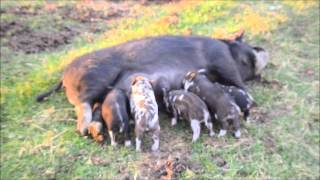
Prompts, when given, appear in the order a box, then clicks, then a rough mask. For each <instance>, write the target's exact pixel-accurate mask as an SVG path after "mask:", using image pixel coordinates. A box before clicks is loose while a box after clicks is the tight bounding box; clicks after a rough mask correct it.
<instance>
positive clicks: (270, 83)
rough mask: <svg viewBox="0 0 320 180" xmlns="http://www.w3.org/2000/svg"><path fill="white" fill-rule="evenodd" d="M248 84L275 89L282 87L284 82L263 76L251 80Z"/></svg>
mask: <svg viewBox="0 0 320 180" xmlns="http://www.w3.org/2000/svg"><path fill="white" fill-rule="evenodd" d="M249 84H250V85H251V86H254V85H256V84H258V85H261V86H263V87H266V88H269V89H275V90H280V89H282V88H283V87H284V83H282V82H280V81H278V80H276V79H272V80H268V79H266V78H265V77H257V78H256V79H255V80H254V81H251V82H250V83H249Z"/></svg>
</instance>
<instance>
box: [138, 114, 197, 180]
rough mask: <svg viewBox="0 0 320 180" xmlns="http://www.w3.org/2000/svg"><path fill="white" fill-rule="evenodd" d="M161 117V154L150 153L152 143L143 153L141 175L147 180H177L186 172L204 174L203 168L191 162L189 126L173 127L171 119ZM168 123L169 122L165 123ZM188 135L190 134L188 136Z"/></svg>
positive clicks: (140, 167)
mask: <svg viewBox="0 0 320 180" xmlns="http://www.w3.org/2000/svg"><path fill="white" fill-rule="evenodd" d="M164 116H165V115H163V114H162V117H161V119H162V120H161V121H160V124H161V135H160V138H161V141H160V150H159V152H150V147H151V142H149V143H147V144H145V143H143V144H142V145H143V146H147V149H146V150H145V151H146V153H143V155H142V157H144V158H143V159H142V160H141V161H140V163H139V169H140V175H139V177H144V178H146V179H176V178H178V177H179V176H180V175H181V174H182V173H183V172H185V171H192V172H193V173H200V172H202V167H201V165H200V164H197V163H195V162H193V161H191V159H190V158H191V136H192V132H191V130H190V131H189V129H190V128H189V126H188V127H184V126H185V124H184V123H183V122H181V121H179V122H178V124H177V126H178V127H171V126H170V122H169V117H167V116H165V117H164ZM165 121H167V122H165ZM187 134H190V136H188V135H187Z"/></svg>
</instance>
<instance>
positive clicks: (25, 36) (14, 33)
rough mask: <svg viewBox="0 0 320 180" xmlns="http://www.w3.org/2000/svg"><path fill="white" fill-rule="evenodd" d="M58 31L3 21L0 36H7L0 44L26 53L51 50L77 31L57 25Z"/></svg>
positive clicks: (65, 42) (66, 40)
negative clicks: (41, 29) (35, 28)
mask: <svg viewBox="0 0 320 180" xmlns="http://www.w3.org/2000/svg"><path fill="white" fill-rule="evenodd" d="M57 28H59V29H58V32H54V33H53V32H50V31H35V30H32V29H31V28H30V27H28V26H27V25H25V24H23V23H21V22H19V21H11V22H4V23H2V24H1V28H0V32H1V34H0V37H1V38H3V37H5V38H8V40H7V42H6V41H5V42H4V44H2V45H7V46H9V47H10V48H12V49H13V50H16V51H23V52H25V53H27V54H29V53H37V52H41V51H45V50H51V49H54V48H57V47H59V46H60V45H63V44H68V43H70V42H71V40H72V38H73V37H74V36H76V35H78V34H79V32H77V31H74V30H72V29H71V28H69V27H67V26H60V27H57Z"/></svg>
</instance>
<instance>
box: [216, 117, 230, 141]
mask: <svg viewBox="0 0 320 180" xmlns="http://www.w3.org/2000/svg"><path fill="white" fill-rule="evenodd" d="M227 127H228V121H227V120H224V121H222V129H220V132H219V135H218V137H223V136H225V135H226V134H227Z"/></svg>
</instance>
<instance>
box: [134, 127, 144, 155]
mask: <svg viewBox="0 0 320 180" xmlns="http://www.w3.org/2000/svg"><path fill="white" fill-rule="evenodd" d="M135 134H136V151H137V152H140V151H141V139H142V134H143V130H142V129H140V128H138V125H136V128H135Z"/></svg>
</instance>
